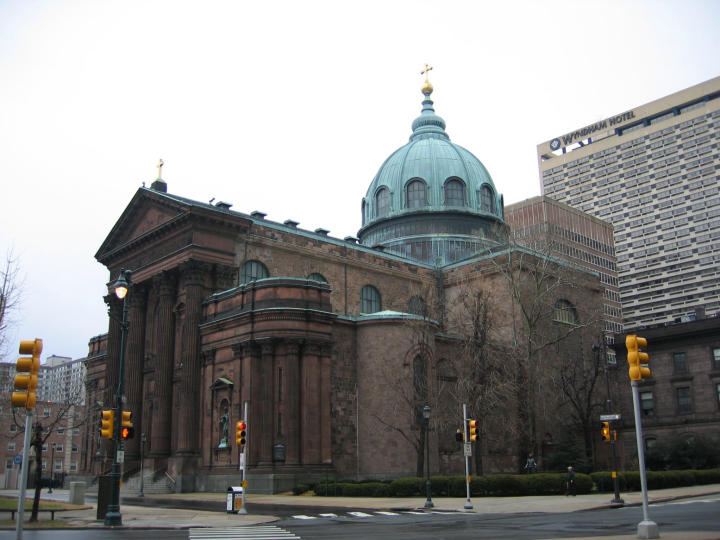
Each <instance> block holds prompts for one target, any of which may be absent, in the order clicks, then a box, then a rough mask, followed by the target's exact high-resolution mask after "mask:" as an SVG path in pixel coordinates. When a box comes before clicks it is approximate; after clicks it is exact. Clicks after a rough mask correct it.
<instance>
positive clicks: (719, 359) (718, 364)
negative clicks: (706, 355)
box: [712, 348, 720, 369]
mask: <svg viewBox="0 0 720 540" xmlns="http://www.w3.org/2000/svg"><path fill="white" fill-rule="evenodd" d="M712 359H713V363H712V368H713V369H720V348H716V349H713V350H712Z"/></svg>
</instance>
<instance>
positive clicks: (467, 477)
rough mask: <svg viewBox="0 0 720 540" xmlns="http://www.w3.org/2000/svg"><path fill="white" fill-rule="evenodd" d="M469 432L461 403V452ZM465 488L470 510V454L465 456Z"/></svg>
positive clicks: (465, 405)
mask: <svg viewBox="0 0 720 540" xmlns="http://www.w3.org/2000/svg"><path fill="white" fill-rule="evenodd" d="M469 438H470V434H469V433H468V415H467V404H466V403H463V453H466V452H465V445H468V444H470V441H469ZM465 490H466V492H467V501H465V506H463V508H465V509H466V510H472V507H473V505H472V503H471V502H470V456H468V455H466V456H465Z"/></svg>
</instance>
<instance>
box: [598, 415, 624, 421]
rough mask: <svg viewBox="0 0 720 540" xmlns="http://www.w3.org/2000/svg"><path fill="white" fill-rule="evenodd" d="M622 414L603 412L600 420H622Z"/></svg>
mask: <svg viewBox="0 0 720 540" xmlns="http://www.w3.org/2000/svg"><path fill="white" fill-rule="evenodd" d="M621 418H622V416H620V415H619V414H601V415H600V421H601V422H615V421H617V420H620V419H621Z"/></svg>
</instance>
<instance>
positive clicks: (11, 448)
mask: <svg viewBox="0 0 720 540" xmlns="http://www.w3.org/2000/svg"><path fill="white" fill-rule="evenodd" d="M14 451H15V441H10V442H9V443H8V452H14Z"/></svg>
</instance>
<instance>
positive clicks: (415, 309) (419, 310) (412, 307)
mask: <svg viewBox="0 0 720 540" xmlns="http://www.w3.org/2000/svg"><path fill="white" fill-rule="evenodd" d="M408 312H409V313H412V314H413V315H420V316H422V317H425V316H426V315H427V305H426V304H425V300H424V299H423V297H422V296H413V297H412V298H411V299H410V301H409V302H408Z"/></svg>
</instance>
